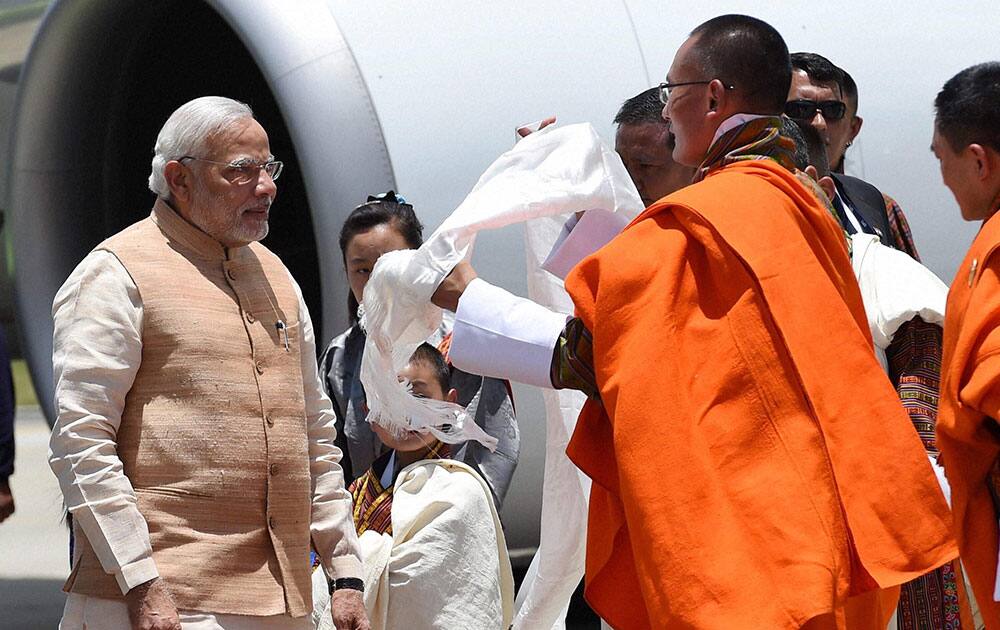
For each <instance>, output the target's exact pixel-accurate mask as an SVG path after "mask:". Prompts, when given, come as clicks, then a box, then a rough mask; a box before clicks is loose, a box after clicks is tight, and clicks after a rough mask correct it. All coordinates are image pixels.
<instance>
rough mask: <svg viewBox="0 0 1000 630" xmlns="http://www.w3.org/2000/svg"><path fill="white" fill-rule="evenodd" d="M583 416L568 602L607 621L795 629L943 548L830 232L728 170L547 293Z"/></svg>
mask: <svg viewBox="0 0 1000 630" xmlns="http://www.w3.org/2000/svg"><path fill="white" fill-rule="evenodd" d="M566 286H567V289H568V290H569V292H570V295H571V296H572V298H573V301H574V303H575V304H576V308H577V315H578V316H579V317H581V318H582V319H583V321H584V323H585V325H586V326H587V327H588V329H589V330H590V331H592V333H593V341H594V364H595V372H596V376H597V382H598V385H599V387H600V390H601V397H602V401H603V406H602V405H601V404H595V403H593V402H589V403H588V405H587V406H586V407H585V408H584V412H583V413H582V414H581V417H580V420H579V422H578V424H577V429H576V432H575V434H574V436H573V440H572V442H571V444H570V446H569V449H568V452H569V454H570V457H571V458H572V459H573V461H574V462H576V464H577V465H578V466H579V467H580V468H581V469H582V470H583V471H584V472H586V473H587V474H588V475H589V476H590V477H591V478H592V479H593V481H594V483H593V486H592V492H591V507H590V520H589V524H588V546H587V586H586V594H587V599H588V601H589V602H590V603H591V605H592V606H594V608H595V609H596V610H597V612H598V613H599V614H601V616H602V617H604V618H605V619H606V620H607V621H608V622H609V623H611V624H612V625H614V626H615V627H616V628H644V627H665V626H673V625H677V626H685V627H687V626H691V627H722V626H726V625H728V626H729V627H761V628H763V627H768V628H784V627H799V626H801V625H802V624H803V623H805V621H807V620H808V619H810V618H812V617H814V616H817V615H821V614H826V613H829V612H831V611H832V610H834V609H836V608H838V607H839V606H841V605H842V604H843V602H844V600H845V599H846V598H847V597H848V595H851V594H856V593H860V592H864V591H867V590H871V589H874V588H876V587H877V586H889V585H893V584H898V583H901V582H904V581H906V580H908V579H911V578H913V577H916V576H918V575H921V574H923V573H925V572H926V571H928V570H930V569H932V568H934V567H936V566H938V565H940V564H942V563H944V562H946V561H947V560H949V559H951V558H953V557H955V555H957V551H956V548H955V544H954V542H953V540H952V538H951V535H950V532H949V528H950V522H951V517H950V515H949V513H948V508H947V505H946V504H945V502H944V498H943V496H941V493H940V490H939V489H938V487H937V484H936V481H935V479H934V476H933V473H932V471H931V469H930V465H929V463H928V462H927V458H926V455H925V454H924V450H923V446H922V445H921V443H920V440H919V438H918V436H917V434H916V432H915V431H914V430H913V427H912V425H911V423H910V422H909V420H908V418H907V416H906V414H905V412H904V411H903V409H902V407H901V405H900V404H899V400H898V398H897V397H896V394H895V392H894V391H893V389H892V386H891V385H890V383H889V381H888V379H887V377H886V375H885V374H884V373H883V372H882V370H881V368H880V367H879V365H878V363H877V362H876V360H875V358H874V354H873V350H872V344H871V338H870V335H869V332H868V328H867V320H866V318H865V314H864V309H863V305H862V301H861V296H860V292H859V290H858V287H857V283H856V281H855V279H854V275H853V272H852V269H851V264H850V261H849V259H848V254H847V250H846V245H845V241H844V237H843V233H842V232H841V230H840V228H839V226H838V225H837V224H836V223H835V221H834V220H833V218H832V217H831V216H830V215H829V213H828V212H827V211H826V209H825V208H824V207H823V206H822V205H821V204H820V202H819V201H818V200H817V199H816V197H815V195H814V194H813V192H812V190H810V189H809V188H808V187H806V186H805V185H803V184H802V182H800V181H799V180H798V179H797V177H796V176H795V175H793V174H792V173H790V172H788V171H787V170H785V169H784V168H782V167H780V166H778V165H777V164H775V163H773V162H771V161H769V160H760V161H741V162H737V163H734V164H731V165H728V166H725V167H723V168H721V169H718V170H717V171H715V172H713V173H712V174H710V175H709V176H708V177H707V178H706V179H705V180H704V181H702V182H699V183H698V184H694V185H692V186H689V187H687V188H684V189H682V190H680V191H678V192H677V193H674V194H673V195H670V196H668V197H666V198H665V199H663V200H661V201H660V202H659V203H657V204H654V205H653V206H651V207H650V208H648V209H647V210H646V212H644V213H643V214H642V215H641V216H640V217H638V218H637V219H636V220H635V221H634V222H633V223H632V224H631V225H630V226H629V227H628V228H627V229H626V230H625V231H624V232H623V233H622V234H621V235H619V237H618V238H616V239H615V240H614V241H612V242H611V243H609V244H608V245H607V246H606V247H604V248H603V249H601V250H600V251H599V252H597V253H596V254H594V255H593V256H591V257H589V258H587V259H585V260H584V261H583V262H581V263H580V265H579V266H578V267H577V268H576V269H575V270H574V271H573V272H572V274H571V275H570V277H569V278H568V279H567V282H566Z"/></svg>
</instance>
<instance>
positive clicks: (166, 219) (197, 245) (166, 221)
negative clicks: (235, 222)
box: [151, 197, 246, 260]
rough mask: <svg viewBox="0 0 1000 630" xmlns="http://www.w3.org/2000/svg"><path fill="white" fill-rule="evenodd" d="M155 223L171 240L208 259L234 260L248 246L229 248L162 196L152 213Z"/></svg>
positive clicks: (157, 200)
mask: <svg viewBox="0 0 1000 630" xmlns="http://www.w3.org/2000/svg"><path fill="white" fill-rule="evenodd" d="M151 217H152V219H153V223H155V224H156V225H157V227H159V228H160V230H162V231H163V233H164V234H166V235H167V237H169V238H170V240H171V241H173V242H175V243H177V244H179V245H180V246H182V247H183V248H184V249H187V250H189V251H190V252H191V253H193V254H195V255H197V256H198V257H199V258H204V259H207V260H232V259H236V258H239V257H240V256H241V255H242V253H243V252H244V251H246V247H245V246H244V247H231V248H227V247H225V246H224V245H223V244H222V243H220V242H219V241H217V240H215V239H214V238H212V237H211V236H209V235H208V234H206V233H205V232H203V231H202V230H200V229H199V228H197V227H195V226H194V225H193V224H192V223H190V222H189V221H187V220H186V219H184V218H183V217H182V216H181V215H180V214H178V213H177V211H176V210H174V209H173V208H172V207H170V204H169V203H167V202H166V201H165V200H164V199H163V198H162V197H158V198H157V199H156V203H155V204H153V212H152V215H151Z"/></svg>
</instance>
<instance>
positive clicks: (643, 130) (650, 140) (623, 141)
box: [615, 121, 670, 149]
mask: <svg viewBox="0 0 1000 630" xmlns="http://www.w3.org/2000/svg"><path fill="white" fill-rule="evenodd" d="M669 133H670V127H669V125H667V123H666V121H663V122H662V123H658V122H639V123H629V124H623V125H619V126H618V132H617V133H616V134H615V144H616V145H622V146H625V147H628V148H630V149H638V148H645V147H650V148H655V147H661V146H662V147H664V148H665V147H666V145H667V137H668V134H669Z"/></svg>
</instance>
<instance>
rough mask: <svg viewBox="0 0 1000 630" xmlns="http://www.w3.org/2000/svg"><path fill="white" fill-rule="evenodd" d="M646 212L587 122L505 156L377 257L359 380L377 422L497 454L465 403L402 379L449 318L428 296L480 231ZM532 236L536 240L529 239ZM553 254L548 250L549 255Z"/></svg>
mask: <svg viewBox="0 0 1000 630" xmlns="http://www.w3.org/2000/svg"><path fill="white" fill-rule="evenodd" d="M619 208H629V209H631V210H633V214H634V210H635V208H642V203H641V202H640V201H639V199H638V194H637V193H636V191H635V187H634V186H633V184H632V181H631V180H630V179H629V176H628V173H627V172H626V171H625V167H624V166H623V165H622V162H621V160H620V159H619V157H618V155H617V154H616V153H614V151H612V150H610V149H608V148H607V147H605V146H604V145H603V143H602V142H601V139H600V137H599V136H598V135H597V132H596V131H594V129H593V127H591V126H590V125H589V124H576V125H568V126H566V127H560V128H552V127H549V128H547V129H544V130H542V131H540V132H537V133H534V134H532V135H530V136H528V137H527V138H524V139H523V140H521V141H520V142H518V143H517V145H516V146H515V147H514V148H513V149H511V150H510V151H508V152H507V153H504V154H503V155H501V156H500V158H499V159H497V160H496V161H495V162H494V163H493V164H492V165H491V166H490V168H489V169H487V171H486V172H485V173H484V174H483V176H482V177H481V178H480V179H479V181H478V182H477V183H476V185H475V187H474V188H473V189H472V192H471V193H469V195H468V197H466V199H465V201H464V202H462V204H461V205H460V206H459V207H458V208H457V209H456V210H455V211H454V212H453V213H452V214H451V216H449V217H448V218H447V219H445V221H444V223H443V224H442V225H441V227H439V228H438V229H437V231H435V232H434V234H433V235H431V237H430V238H429V239H427V242H425V243H424V244H423V245H422V246H421V247H420V248H419V249H416V250H402V251H395V252H389V253H387V254H384V255H383V256H382V257H381V258H379V260H378V263H377V264H376V265H375V268H374V269H373V270H372V274H371V277H370V278H369V280H368V284H367V285H366V287H365V292H364V296H363V300H362V301H363V308H362V311H361V326H362V327H363V328H364V329H365V332H366V334H367V340H366V342H365V351H364V356H363V359H362V361H361V382H362V384H363V385H364V388H365V392H366V394H367V399H368V406H369V409H370V412H369V415H368V421H369V422H377V423H379V424H381V425H382V426H384V427H386V428H387V429H389V430H391V431H393V432H395V433H397V434H402V433H404V432H406V431H408V430H415V431H422V432H427V433H430V434H432V435H433V436H434V437H436V438H437V439H439V440H441V441H442V442H447V443H450V444H455V443H460V442H465V441H468V440H475V441H477V442H480V443H481V444H483V445H484V446H486V447H487V448H490V449H491V450H492V449H493V448H495V446H496V439H495V438H493V437H491V436H489V435H488V434H486V433H485V432H484V431H483V430H482V429H481V428H480V427H479V425H477V424H476V423H475V422H474V420H473V419H472V418H471V417H470V416H469V415H468V414H467V413H466V411H465V409H463V408H462V407H461V406H459V405H456V404H453V403H448V402H443V401H438V400H429V399H426V398H415V397H413V396H411V395H410V394H409V391H410V386H409V383H407V382H405V381H404V382H400V381H399V380H398V379H397V377H396V375H397V374H399V372H400V371H401V370H402V369H403V368H404V367H405V366H406V364H407V362H408V360H409V358H410V356H411V355H412V354H413V351H414V350H415V349H416V348H417V346H419V345H420V344H421V343H422V342H423V341H424V340H425V339H427V338H428V337H429V336H430V335H431V334H432V333H433V332H434V331H435V330H436V329H437V327H438V325H439V324H440V323H441V309H439V308H438V307H436V306H434V305H433V304H431V302H430V298H431V295H432V294H433V293H434V290H435V289H436V288H437V287H438V285H439V284H440V283H441V281H442V280H444V278H445V276H447V275H448V273H449V272H450V271H451V270H452V268H454V266H455V265H456V264H458V263H459V261H461V260H462V259H464V258H468V257H469V256H471V254H472V247H473V244H474V242H475V238H476V233H477V232H479V231H480V230H489V229H497V228H502V227H505V226H508V225H511V224H515V223H522V222H526V221H529V220H531V219H539V218H542V217H556V216H558V215H566V216H569V215H570V214H572V213H574V212H579V211H586V210H594V209H602V210H606V211H612V210H617V209H619ZM529 242H530V241H529ZM544 255H545V253H544V252H543V253H541V257H542V258H544Z"/></svg>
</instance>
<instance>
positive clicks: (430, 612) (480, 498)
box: [313, 459, 514, 630]
mask: <svg viewBox="0 0 1000 630" xmlns="http://www.w3.org/2000/svg"><path fill="white" fill-rule="evenodd" d="M392 531H393V534H392V535H389V534H379V533H378V532H375V531H371V530H369V531H367V532H365V533H364V534H362V535H361V538H360V542H361V550H362V556H363V558H364V573H365V575H364V580H365V608H367V610H368V617H369V620H370V621H371V625H372V630H393V629H395V628H407V629H408V630H425V629H426V630H431V629H435V628H469V629H475V630H490V629H492V628H496V629H498V630H500V629H505V628H508V627H509V626H510V623H511V620H512V618H513V613H514V580H513V577H512V576H511V569H510V558H509V557H508V556H507V544H506V541H505V540H504V536H503V530H502V529H501V526H500V518H499V516H498V515H497V512H496V507H495V506H494V504H493V500H492V498H491V494H490V490H489V486H487V485H486V482H485V481H483V480H482V478H481V477H480V476H479V475H477V474H476V472H475V471H474V470H472V468H470V467H469V466H467V465H465V464H463V463H462V462H457V461H453V460H448V459H427V460H421V461H419V462H416V463H414V464H411V465H409V466H407V467H406V468H404V469H403V470H401V471H400V473H399V475H398V477H397V478H396V484H395V486H394V489H393V498H392ZM313 600H314V601H315V605H316V608H315V610H314V612H313V620H314V621H315V622H316V623H317V626H318V628H319V629H320V630H332V628H333V622H332V618H331V616H330V606H329V597H328V595H327V586H326V578H325V577H324V576H323V572H322V571H318V570H317V571H316V572H315V573H314V574H313Z"/></svg>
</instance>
